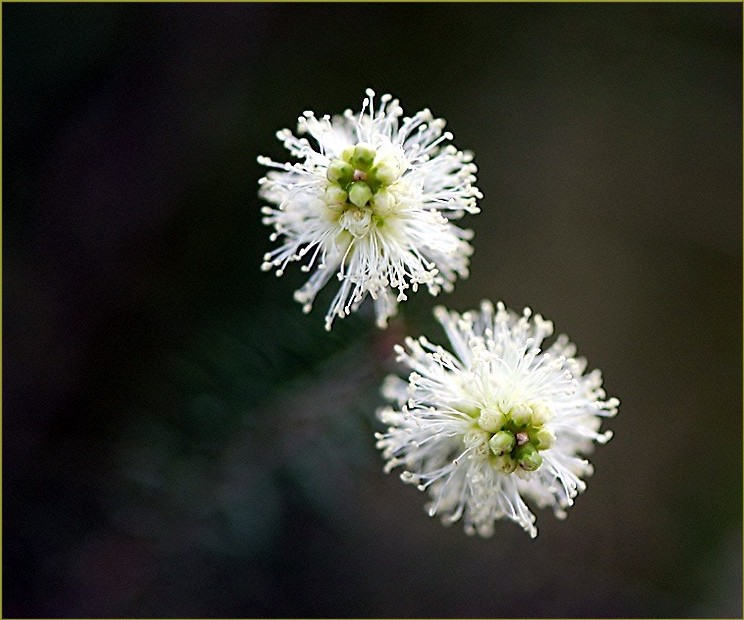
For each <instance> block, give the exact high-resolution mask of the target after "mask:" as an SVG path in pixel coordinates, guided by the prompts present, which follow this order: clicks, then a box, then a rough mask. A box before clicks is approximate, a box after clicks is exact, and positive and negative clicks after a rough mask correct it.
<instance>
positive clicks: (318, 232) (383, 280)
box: [258, 90, 481, 329]
mask: <svg viewBox="0 0 744 620" xmlns="http://www.w3.org/2000/svg"><path fill="white" fill-rule="evenodd" d="M367 95H368V97H367V98H365V99H364V103H363V105H362V111H361V113H359V114H357V115H355V114H353V113H352V111H351V110H347V111H346V112H345V113H344V114H343V116H334V117H333V118H331V117H329V116H323V117H322V118H320V119H318V118H316V117H315V115H314V114H313V113H312V112H305V113H304V115H303V116H301V117H300V118H299V120H298V126H297V134H298V135H297V136H295V135H294V134H293V133H292V132H291V131H290V130H289V129H285V130H283V131H280V132H278V134H277V136H278V138H279V139H280V140H282V142H283V143H284V146H285V148H286V149H287V150H288V151H289V152H290V154H291V155H292V156H293V157H295V158H296V159H297V160H299V161H296V162H294V163H279V162H274V161H272V160H271V159H269V158H268V157H259V160H258V161H259V163H261V164H263V165H266V166H269V167H272V168H276V170H271V171H269V172H268V173H267V175H266V176H265V177H264V178H262V179H261V180H260V181H259V183H260V191H259V195H260V196H261V197H262V198H263V199H265V200H266V201H268V202H270V203H273V204H274V205H276V206H274V207H269V206H266V207H264V208H263V210H262V212H263V213H264V215H265V217H264V219H263V222H264V223H265V224H268V225H270V226H273V227H274V229H275V231H274V232H273V233H272V235H271V239H272V241H278V242H279V244H280V245H279V246H278V247H277V248H275V249H274V250H273V251H271V252H269V253H267V254H266V255H265V256H264V262H263V265H262V269H264V270H265V271H268V270H270V269H276V274H277V275H282V273H284V270H285V268H286V267H287V265H288V264H289V263H291V262H293V261H301V262H302V263H303V264H302V267H301V268H302V270H303V271H306V272H311V271H312V275H311V276H310V278H309V280H308V281H307V283H306V284H305V285H304V286H302V287H301V288H300V289H299V290H297V291H296V292H295V299H296V300H297V301H299V302H300V303H302V304H303V310H304V311H305V312H309V311H310V309H311V307H312V304H313V301H314V299H315V297H316V295H317V293H318V291H319V290H320V289H321V288H323V287H324V286H325V285H326V284H327V283H328V281H329V280H331V279H332V278H333V277H334V276H335V277H336V278H337V279H338V280H339V282H340V286H339V289H338V291H337V292H336V296H335V297H334V299H333V301H332V303H331V307H330V309H329V311H328V314H327V315H326V329H330V328H331V324H332V322H333V320H334V318H335V317H344V316H346V315H348V314H349V313H350V312H353V311H355V310H356V309H357V308H358V307H359V305H360V304H361V302H362V301H363V300H364V299H365V298H366V297H367V295H369V296H370V297H371V298H372V299H373V300H374V303H375V313H376V317H377V324H378V325H379V326H380V327H385V326H386V324H387V319H388V318H389V317H390V316H392V315H394V314H395V313H396V311H397V305H398V302H400V301H403V300H405V299H406V295H407V293H406V291H408V289H411V290H413V291H416V290H417V289H418V287H419V285H426V287H427V288H428V290H429V292H430V293H431V294H432V295H436V294H437V293H438V292H439V291H440V290H441V289H444V290H446V291H450V290H451V289H452V287H453V283H454V281H455V280H456V278H457V276H459V277H461V278H465V277H467V275H468V264H469V260H470V255H471V254H472V252H473V249H472V247H471V245H470V243H469V240H470V239H471V238H472V231H470V230H465V229H462V228H459V227H457V226H456V225H455V224H453V223H452V221H453V220H457V219H459V218H461V217H462V216H463V215H464V214H465V213H477V212H478V211H479V209H478V207H477V206H476V200H477V199H478V198H480V197H481V193H480V191H479V190H478V189H477V188H476V187H475V186H474V185H473V183H474V182H475V180H476V178H475V172H476V166H475V164H474V163H473V162H472V155H471V154H470V153H467V152H463V151H459V150H457V149H456V148H455V147H454V146H452V145H451V144H448V142H449V141H450V140H451V139H452V134H451V133H449V132H445V131H444V126H445V121H444V120H442V119H440V118H434V117H433V116H432V114H431V112H430V111H429V110H423V111H421V112H418V113H417V114H415V115H414V116H412V117H403V110H402V108H401V107H400V105H399V102H398V100H397V99H393V98H392V97H391V96H390V95H383V96H382V97H381V98H380V103H379V107H377V108H375V100H374V92H373V91H371V90H368V91H367ZM298 136H301V137H298Z"/></svg>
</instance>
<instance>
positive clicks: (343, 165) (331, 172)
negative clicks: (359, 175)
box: [326, 159, 354, 185]
mask: <svg viewBox="0 0 744 620" xmlns="http://www.w3.org/2000/svg"><path fill="white" fill-rule="evenodd" d="M352 176H354V167H353V166H352V165H351V164H349V163H347V162H345V161H342V160H340V159H334V160H333V161H332V162H331V164H330V165H329V166H328V171H327V172H326V178H327V179H328V180H329V181H330V182H331V183H338V184H339V185H345V184H346V183H348V182H349V181H351V177H352Z"/></svg>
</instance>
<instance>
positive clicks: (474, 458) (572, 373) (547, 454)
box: [377, 302, 619, 537]
mask: <svg viewBox="0 0 744 620" xmlns="http://www.w3.org/2000/svg"><path fill="white" fill-rule="evenodd" d="M435 315H436V318H437V320H438V321H439V322H440V323H441V324H442V326H443V327H444V330H445V332H446V333H447V336H448V338H449V341H450V343H451V346H452V352H450V351H448V350H446V349H444V348H443V347H441V346H436V345H434V344H431V343H430V342H429V341H428V340H427V339H426V338H424V337H421V338H419V339H418V340H413V339H411V338H408V339H407V340H406V347H405V348H404V347H401V346H398V347H397V348H396V351H397V353H398V359H399V361H401V362H403V363H405V364H406V365H407V366H408V367H409V368H410V369H411V370H412V372H411V373H410V376H409V377H408V381H407V382H406V381H403V380H402V379H400V378H398V377H395V376H392V377H389V378H388V380H387V381H386V384H385V386H384V395H385V396H386V398H388V399H389V400H391V401H393V403H394V405H395V406H389V407H387V408H384V409H382V410H381V411H380V412H379V414H378V415H379V418H380V420H381V421H382V422H383V423H385V424H387V425H389V428H388V429H387V432H386V433H378V434H377V438H378V441H377V447H378V448H380V449H381V450H382V451H383V452H382V453H383V456H384V458H385V459H387V465H386V471H390V470H392V469H393V468H395V467H398V466H402V467H403V468H404V471H403V473H402V474H401V478H402V480H403V481H404V482H407V483H412V484H416V485H418V488H419V489H421V490H427V491H428V493H429V495H430V497H431V502H430V504H428V510H429V514H430V515H431V516H433V515H434V514H440V515H441V516H442V520H443V522H444V523H446V524H448V523H453V522H455V521H457V520H459V519H462V520H463V522H464V526H465V531H466V532H468V533H470V534H473V533H476V532H477V533H478V534H479V535H481V536H484V537H487V536H491V535H492V534H493V532H494V522H495V521H496V520H498V519H502V518H508V519H512V520H513V521H515V522H517V523H518V524H519V525H521V526H522V527H523V528H524V529H525V530H526V531H527V532H529V533H530V535H531V536H532V537H535V536H536V535H537V528H536V527H535V525H534V522H535V516H534V514H533V513H532V512H531V511H530V509H529V507H528V506H527V504H526V503H525V498H526V499H529V500H532V501H533V502H534V503H535V504H536V505H537V507H539V508H543V507H548V506H549V507H552V508H553V510H554V512H555V514H556V516H558V517H565V515H566V512H565V509H566V508H567V507H569V506H570V505H572V503H573V499H574V497H576V495H577V494H578V493H580V492H582V491H583V490H584V489H585V488H586V485H585V483H584V481H583V479H582V478H584V477H585V476H588V475H590V474H591V473H592V466H591V464H590V463H589V462H588V461H587V460H585V459H584V458H583V456H582V455H586V454H588V453H589V452H591V450H592V447H593V442H594V441H597V442H599V443H605V442H606V441H608V440H609V439H610V437H611V436H612V432H611V431H605V432H600V430H599V428H600V425H601V421H602V418H604V417H610V416H613V415H615V414H616V413H617V406H618V405H619V401H618V400H617V399H616V398H609V399H606V395H605V392H604V390H602V387H601V385H602V377H601V373H600V372H599V371H598V370H594V371H592V372H589V373H586V374H585V369H586V361H585V360H583V359H581V358H576V357H574V355H575V353H576V348H575V346H574V345H573V344H572V343H571V342H569V340H568V338H566V337H565V336H559V337H558V338H557V339H555V340H554V341H553V343H552V344H551V345H550V346H549V347H547V348H546V349H544V350H543V349H541V348H540V347H541V345H542V343H543V341H544V340H545V338H547V337H549V336H551V335H552V333H553V324H552V323H551V322H550V321H546V320H544V319H543V318H542V317H541V316H540V315H535V316H532V313H531V311H530V310H529V309H525V311H524V313H523V314H522V315H521V316H517V315H516V314H514V313H512V312H509V311H508V310H507V309H506V308H505V307H504V305H503V304H501V303H499V304H498V306H497V309H496V310H495V311H494V308H493V306H492V304H491V303H490V302H483V303H482V305H481V309H480V312H466V313H464V314H462V315H459V314H457V313H455V312H448V311H446V310H445V309H443V308H441V307H440V308H437V309H436V310H435Z"/></svg>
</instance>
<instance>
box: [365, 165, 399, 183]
mask: <svg viewBox="0 0 744 620" xmlns="http://www.w3.org/2000/svg"><path fill="white" fill-rule="evenodd" d="M372 173H373V174H374V176H375V178H376V179H377V180H378V181H379V182H380V183H381V184H382V185H390V184H391V183H394V182H395V181H397V180H398V178H399V177H400V172H399V171H398V166H393V165H390V164H389V163H387V162H386V161H382V162H380V163H379V164H378V165H377V166H375V168H374V169H373V170H372Z"/></svg>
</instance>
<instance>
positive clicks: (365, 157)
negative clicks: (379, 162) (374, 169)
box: [350, 142, 377, 170]
mask: <svg viewBox="0 0 744 620" xmlns="http://www.w3.org/2000/svg"><path fill="white" fill-rule="evenodd" d="M376 154H377V153H376V151H375V149H373V148H372V147H371V146H369V144H365V143H364V142H360V143H359V144H357V145H356V146H355V147H354V155H353V156H352V158H351V161H350V163H351V165H352V166H354V167H355V168H360V169H361V170H369V168H370V167H371V166H372V162H373V161H374V160H375V155H376Z"/></svg>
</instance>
